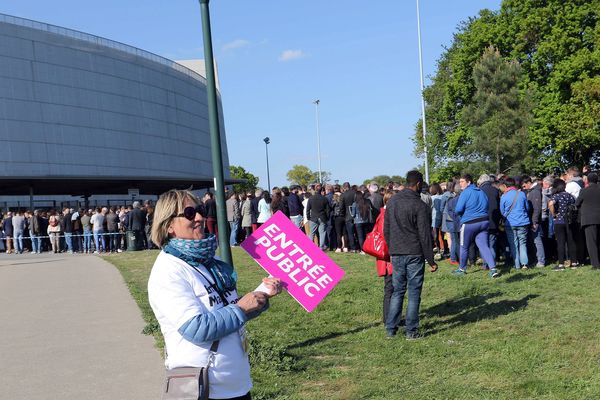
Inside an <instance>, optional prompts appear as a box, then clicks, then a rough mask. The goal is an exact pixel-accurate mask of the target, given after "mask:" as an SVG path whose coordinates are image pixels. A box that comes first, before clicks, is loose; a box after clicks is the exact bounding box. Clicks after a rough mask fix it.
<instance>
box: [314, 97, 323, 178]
mask: <svg viewBox="0 0 600 400" xmlns="http://www.w3.org/2000/svg"><path fill="white" fill-rule="evenodd" d="M320 102H321V100H319V99H317V100H315V101H313V104H314V105H315V112H316V117H317V158H318V162H319V183H321V184H322V183H323V177H322V175H321V136H320V133H319V103H320Z"/></svg>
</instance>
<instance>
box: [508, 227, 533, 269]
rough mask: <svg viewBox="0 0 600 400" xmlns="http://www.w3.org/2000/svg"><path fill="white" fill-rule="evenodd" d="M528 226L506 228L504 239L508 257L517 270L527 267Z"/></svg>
mask: <svg viewBox="0 0 600 400" xmlns="http://www.w3.org/2000/svg"><path fill="white" fill-rule="evenodd" d="M528 229H529V228H528V226H507V227H506V238H507V240H508V247H509V248H510V256H511V257H512V259H513V262H514V266H515V268H516V269H519V268H521V267H523V266H527V264H528V263H529V260H528V259H527V230H528Z"/></svg>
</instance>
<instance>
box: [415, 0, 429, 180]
mask: <svg viewBox="0 0 600 400" xmlns="http://www.w3.org/2000/svg"><path fill="white" fill-rule="evenodd" d="M417 31H418V36H419V66H420V69H421V114H422V115H423V152H424V153H425V181H426V182H427V183H430V182H429V155H428V151H427V124H426V122H425V96H424V94H423V90H424V89H425V87H424V84H423V49H422V47H421V14H420V13H419V0H417Z"/></svg>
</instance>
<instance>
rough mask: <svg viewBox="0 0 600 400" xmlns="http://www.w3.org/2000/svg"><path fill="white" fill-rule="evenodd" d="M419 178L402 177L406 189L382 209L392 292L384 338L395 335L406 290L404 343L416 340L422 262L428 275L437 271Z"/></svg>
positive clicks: (414, 173) (413, 173)
mask: <svg viewBox="0 0 600 400" xmlns="http://www.w3.org/2000/svg"><path fill="white" fill-rule="evenodd" d="M422 186H423V174H421V173H420V172H419V171H410V172H409V173H408V174H406V188H405V189H404V190H403V191H401V192H399V193H397V194H396V195H394V197H392V198H391V199H390V200H389V201H388V203H387V206H386V210H385V217H384V223H383V234H384V236H385V241H386V242H387V244H388V248H389V253H390V256H391V260H392V266H393V273H392V283H393V285H394V292H393V294H392V298H391V300H390V308H389V311H388V315H387V317H386V321H385V330H386V331H387V337H388V338H392V337H394V336H395V335H396V332H397V330H398V326H399V325H400V319H401V316H402V303H403V301H404V295H405V294H406V292H407V288H408V305H407V307H406V339H407V340H412V339H418V338H420V334H419V306H420V304H421V289H422V288H423V280H424V276H425V260H427V262H428V263H429V265H430V266H431V271H432V272H433V271H435V270H437V265H436V263H435V261H434V259H433V243H432V236H431V207H429V206H427V205H426V204H425V203H424V202H423V201H422V200H421V196H420V193H421V189H422Z"/></svg>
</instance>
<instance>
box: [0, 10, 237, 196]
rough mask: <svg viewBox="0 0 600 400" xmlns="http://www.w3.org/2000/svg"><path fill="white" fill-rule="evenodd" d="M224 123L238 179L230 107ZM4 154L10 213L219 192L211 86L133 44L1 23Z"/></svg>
mask: <svg viewBox="0 0 600 400" xmlns="http://www.w3.org/2000/svg"><path fill="white" fill-rule="evenodd" d="M185 64H186V65H188V66H191V67H192V68H194V67H195V68H194V69H198V68H200V69H202V68H203V63H202V62H198V61H197V60H196V61H193V60H192V61H190V60H187V61H186V62H185ZM219 119H220V127H221V140H222V148H223V160H224V164H225V165H224V169H225V176H226V178H228V177H229V172H228V170H229V168H228V166H229V162H228V156H227V143H226V136H225V130H224V122H223V113H222V106H221V103H220V98H219ZM0 154H1V156H0V195H1V196H0V208H6V207H11V208H14V207H18V206H20V207H27V208H29V207H31V206H32V205H33V206H35V207H36V208H37V207H48V206H53V205H54V206H60V205H63V204H64V203H65V202H70V204H71V205H72V206H76V205H77V204H76V203H78V204H79V205H83V203H84V202H87V201H88V200H89V201H90V205H94V203H99V204H106V201H109V200H111V199H112V201H113V203H116V202H118V201H120V199H122V200H123V201H125V200H131V199H132V198H133V197H137V198H138V199H140V198H141V199H144V198H155V197H156V195H158V194H160V193H162V192H164V191H166V190H168V189H171V188H174V187H177V188H188V187H193V188H194V189H201V188H208V187H212V186H213V170H212V164H211V163H212V156H211V146H210V135H209V124H208V105H207V95H206V80H205V78H204V77H203V76H201V75H200V74H199V73H197V72H195V71H193V70H192V69H190V68H188V67H186V66H184V65H182V64H179V63H177V62H175V61H171V60H168V59H166V58H163V57H160V56H158V55H156V54H152V53H150V52H147V51H144V50H140V49H137V48H135V47H131V46H128V45H125V44H122V43H119V42H115V41H112V40H108V39H105V38H101V37H97V36H94V35H90V34H87V33H82V32H78V31H74V30H70V29H67V28H62V27H58V26H53V25H49V24H45V23H41V22H36V21H31V20H27V19H23V18H18V17H13V16H9V15H3V14H0ZM138 193H139V194H138ZM121 204H122V203H121Z"/></svg>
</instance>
